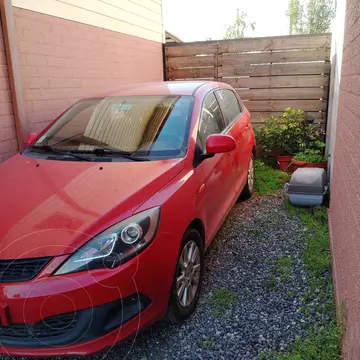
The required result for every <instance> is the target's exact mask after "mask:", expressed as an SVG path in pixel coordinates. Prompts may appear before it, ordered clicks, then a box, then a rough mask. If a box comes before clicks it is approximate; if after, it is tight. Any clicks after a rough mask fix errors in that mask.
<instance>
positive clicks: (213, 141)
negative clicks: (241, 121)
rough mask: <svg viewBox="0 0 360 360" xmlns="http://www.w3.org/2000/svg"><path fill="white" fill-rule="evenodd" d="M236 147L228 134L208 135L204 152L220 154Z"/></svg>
mask: <svg viewBox="0 0 360 360" xmlns="http://www.w3.org/2000/svg"><path fill="white" fill-rule="evenodd" d="M235 149H236V142H235V140H234V138H233V137H231V136H229V135H222V134H215V135H210V136H209V137H208V138H207V140H206V152H207V153H208V154H220V153H225V152H230V151H233V150H235Z"/></svg>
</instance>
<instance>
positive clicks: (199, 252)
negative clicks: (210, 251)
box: [168, 229, 204, 324]
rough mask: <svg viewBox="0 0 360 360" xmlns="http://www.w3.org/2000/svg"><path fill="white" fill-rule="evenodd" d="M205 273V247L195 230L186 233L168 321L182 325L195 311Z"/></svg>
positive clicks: (179, 258) (171, 296) (180, 253)
mask: <svg viewBox="0 0 360 360" xmlns="http://www.w3.org/2000/svg"><path fill="white" fill-rule="evenodd" d="M203 272H204V246H203V241H202V238H201V235H200V234H199V232H198V231H197V230H195V229H189V230H187V231H186V232H185V234H184V236H183V240H182V242H181V246H180V250H179V255H178V261H177V264H176V269H175V275H174V280H173V284H172V287H171V294H170V299H169V309H168V319H169V320H170V321H171V322H173V323H177V324H180V323H182V322H183V321H184V320H185V319H187V318H188V317H190V316H191V314H192V313H193V312H194V311H195V308H196V304H197V302H198V299H199V294H200V289H201V283H202V277H203Z"/></svg>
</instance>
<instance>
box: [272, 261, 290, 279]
mask: <svg viewBox="0 0 360 360" xmlns="http://www.w3.org/2000/svg"><path fill="white" fill-rule="evenodd" d="M292 265H293V264H292V259H291V257H290V256H284V257H282V258H279V259H277V260H276V262H275V270H276V272H277V273H278V274H279V275H280V280H281V281H285V280H287V279H288V278H289V277H290V275H291V272H292Z"/></svg>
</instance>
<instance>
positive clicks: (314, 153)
mask: <svg viewBox="0 0 360 360" xmlns="http://www.w3.org/2000/svg"><path fill="white" fill-rule="evenodd" d="M295 160H297V161H305V162H308V163H313V164H320V163H323V162H326V161H327V158H326V157H325V156H323V155H322V154H321V151H320V150H314V149H306V150H305V151H303V152H301V153H297V154H296V155H295Z"/></svg>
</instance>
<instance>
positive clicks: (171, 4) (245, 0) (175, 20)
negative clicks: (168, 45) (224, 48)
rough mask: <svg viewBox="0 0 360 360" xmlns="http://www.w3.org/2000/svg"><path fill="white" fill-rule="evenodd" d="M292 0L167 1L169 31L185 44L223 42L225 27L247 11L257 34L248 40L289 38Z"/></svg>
mask: <svg viewBox="0 0 360 360" xmlns="http://www.w3.org/2000/svg"><path fill="white" fill-rule="evenodd" d="M288 2H289V0H163V16H164V26H165V30H168V31H170V32H171V33H172V34H174V35H176V36H178V37H179V38H180V39H181V40H183V41H202V40H208V38H211V39H212V40H219V39H223V38H224V35H225V29H224V28H225V26H226V25H228V24H231V23H233V22H234V21H235V19H236V10H237V9H239V11H240V13H241V12H242V11H245V13H247V15H248V21H249V22H255V23H256V25H255V31H251V30H248V31H247V32H245V36H251V37H254V36H256V37H258V36H275V35H288V34H289V19H288V17H286V15H285V11H286V10H287V6H288Z"/></svg>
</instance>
